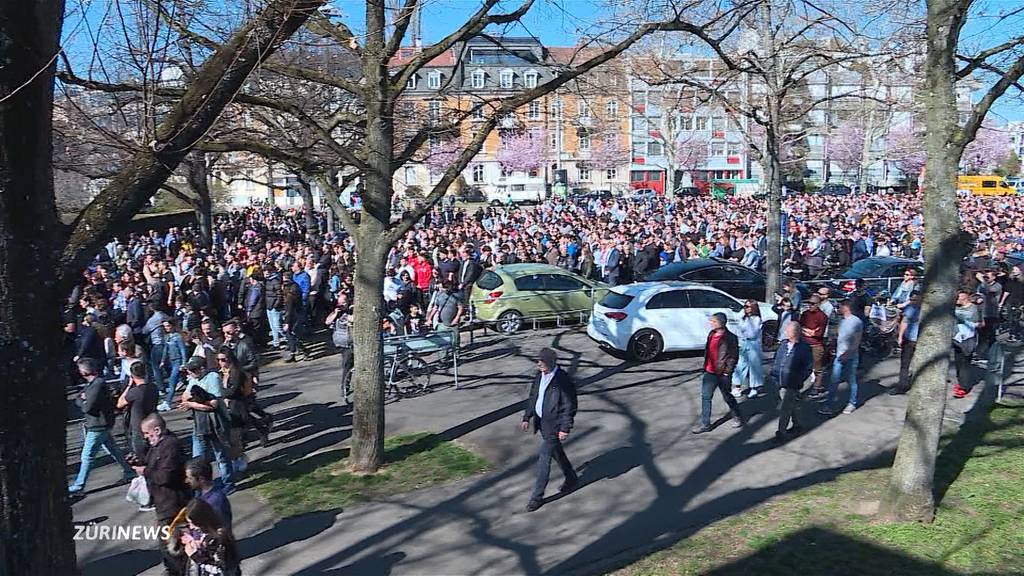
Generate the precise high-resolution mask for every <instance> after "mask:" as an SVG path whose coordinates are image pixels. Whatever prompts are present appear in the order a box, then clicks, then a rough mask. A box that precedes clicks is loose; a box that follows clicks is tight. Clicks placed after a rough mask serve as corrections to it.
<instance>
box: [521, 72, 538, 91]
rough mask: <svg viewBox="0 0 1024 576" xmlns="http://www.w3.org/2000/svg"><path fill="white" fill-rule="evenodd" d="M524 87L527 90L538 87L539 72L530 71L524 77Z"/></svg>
mask: <svg viewBox="0 0 1024 576" xmlns="http://www.w3.org/2000/svg"><path fill="white" fill-rule="evenodd" d="M523 85H524V86H526V87H527V88H536V87H537V71H536V70H529V71H527V72H526V74H524V75H523Z"/></svg>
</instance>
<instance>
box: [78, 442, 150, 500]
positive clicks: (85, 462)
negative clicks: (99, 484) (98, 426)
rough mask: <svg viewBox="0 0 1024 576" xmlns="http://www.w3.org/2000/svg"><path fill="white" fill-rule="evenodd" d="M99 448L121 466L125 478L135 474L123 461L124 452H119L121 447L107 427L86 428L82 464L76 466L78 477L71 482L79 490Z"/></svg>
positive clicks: (86, 478)
mask: <svg viewBox="0 0 1024 576" xmlns="http://www.w3.org/2000/svg"><path fill="white" fill-rule="evenodd" d="M100 448H103V450H104V451H106V453H107V454H109V455H110V457H111V458H113V459H114V462H117V463H118V465H120V466H121V470H122V472H123V473H124V477H125V478H132V477H134V476H135V471H134V470H132V467H131V466H129V465H128V462H127V461H125V459H124V454H122V453H121V448H120V447H119V446H118V445H117V442H115V441H114V437H113V436H111V434H110V429H109V428H107V429H105V430H86V431H85V439H84V442H83V444H82V465H81V467H79V468H78V477H77V478H75V483H74V484H72V486H73V487H75V488H76V489H79V490H81V489H84V488H85V482H86V480H88V479H89V470H90V469H91V468H92V459H93V457H94V456H96V452H97V451H98V450H99V449H100Z"/></svg>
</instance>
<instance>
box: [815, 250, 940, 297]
mask: <svg viewBox="0 0 1024 576" xmlns="http://www.w3.org/2000/svg"><path fill="white" fill-rule="evenodd" d="M907 268H913V269H914V270H915V271H917V277H918V278H921V277H923V275H924V265H923V264H922V263H921V262H920V261H918V260H911V259H910V258H897V257H896V256H872V257H871V258H865V259H863V260H858V261H857V262H855V263H854V264H853V266H850V267H849V268H847V269H846V271H845V272H843V273H842V274H840V275H839V278H837V279H835V280H833V281H832V282H831V283H830V284H829V287H830V288H831V289H832V291H833V292H835V293H840V294H849V293H850V292H853V289H854V280H856V279H858V278H864V279H865V284H866V285H867V291H868V294H871V295H872V296H877V295H878V294H880V293H882V292H888V293H889V294H892V293H893V291H894V290H896V287H897V286H899V285H900V282H903V273H904V272H906V270H907Z"/></svg>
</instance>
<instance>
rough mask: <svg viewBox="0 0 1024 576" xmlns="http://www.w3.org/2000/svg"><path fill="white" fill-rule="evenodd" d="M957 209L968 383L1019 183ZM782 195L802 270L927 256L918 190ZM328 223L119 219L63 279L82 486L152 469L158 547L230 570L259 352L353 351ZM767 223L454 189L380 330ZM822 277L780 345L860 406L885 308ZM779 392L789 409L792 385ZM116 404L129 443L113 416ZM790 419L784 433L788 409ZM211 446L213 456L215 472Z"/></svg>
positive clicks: (708, 244) (625, 271) (401, 253)
mask: <svg viewBox="0 0 1024 576" xmlns="http://www.w3.org/2000/svg"><path fill="white" fill-rule="evenodd" d="M960 211H961V219H962V223H963V227H964V229H965V231H967V232H968V233H970V234H971V235H972V237H973V238H974V239H975V242H976V244H975V249H976V250H975V253H974V254H973V257H974V258H975V259H977V260H978V261H980V262H985V264H984V265H981V266H979V267H978V268H979V270H980V271H981V274H979V275H977V276H976V275H975V272H976V270H971V272H970V273H968V274H965V277H964V285H963V289H962V291H961V295H960V299H959V300H958V302H957V308H956V318H957V332H956V337H955V338H954V349H955V351H956V354H957V372H958V374H959V375H961V377H960V378H959V382H958V383H957V385H956V387H955V391H954V393H955V394H956V395H963V394H966V393H968V392H969V391H970V383H969V382H967V380H968V376H967V373H966V371H967V370H968V366H969V364H970V361H971V358H972V357H973V356H974V355H975V353H976V350H977V349H978V348H979V346H980V347H982V348H985V347H987V346H988V345H989V344H990V343H991V342H992V341H994V337H995V330H996V326H997V325H998V322H999V321H1000V317H1001V316H1002V314H1001V309H1003V308H1005V309H1018V310H1019V307H1020V305H1021V303H1022V302H1021V298H1022V288H1021V281H1020V270H1019V269H1016V268H1015V267H1013V266H1011V265H1010V264H1009V263H1008V261H1007V260H1006V258H1005V255H1006V254H1008V253H1012V252H1015V251H1018V250H1020V249H1021V248H1022V244H1024V199H1021V198H1016V197H1013V198H995V199H981V198H975V197H962V198H961V200H960ZM785 212H786V214H785V218H784V220H785V234H784V259H785V260H786V263H787V266H789V267H790V269H792V270H807V269H812V270H813V269H819V270H820V269H823V268H827V267H828V266H830V265H835V266H846V265H849V264H850V263H853V262H856V261H857V260H860V259H862V258H866V257H870V256H886V255H899V256H904V257H907V258H914V259H919V258H921V254H922V245H923V243H924V242H925V240H926V238H925V237H924V228H923V222H922V217H921V211H920V204H919V198H918V197H917V196H913V195H891V194H873V195H858V196H851V197H831V196H813V195H808V196H795V197H790V198H787V199H786V202H785ZM327 229H328V225H327V219H326V215H325V214H317V230H316V231H315V233H311V232H310V231H309V230H307V228H306V225H305V222H304V219H303V216H302V215H301V214H299V213H296V212H294V211H284V210H281V209H279V208H274V207H266V206H253V207H248V208H245V209H241V210H233V211H230V212H228V213H224V214H219V215H217V216H216V218H215V221H214V229H213V238H212V242H211V243H210V244H209V245H204V244H203V242H201V241H200V239H199V237H198V236H197V234H196V231H195V230H194V229H191V228H181V229H179V228H171V229H169V230H166V231H163V232H157V231H150V232H149V233H147V234H130V235H125V236H119V237H117V238H114V239H111V241H110V242H109V244H107V245H106V246H105V247H104V249H103V250H102V251H101V252H100V253H99V254H97V255H96V258H95V260H94V261H93V263H92V264H91V265H90V266H89V267H88V268H87V269H86V270H85V271H84V272H83V275H82V279H81V282H80V284H79V286H77V287H76V288H75V290H74V291H73V293H72V294H70V295H69V298H68V301H67V306H66V309H65V331H66V336H67V357H68V360H69V363H68V365H69V366H72V367H73V368H74V370H73V372H74V373H73V377H74V379H75V380H76V381H77V382H78V383H79V384H80V389H79V390H77V391H76V394H77V395H78V400H79V404H80V406H81V410H82V412H83V414H84V420H83V422H84V446H83V450H82V459H81V460H82V462H81V467H80V469H79V472H78V475H77V477H76V478H75V480H74V481H73V482H72V484H71V485H70V486H69V492H71V493H72V494H78V493H82V492H83V491H84V490H85V486H86V482H87V480H88V477H89V471H90V467H91V462H92V459H93V456H94V455H95V454H96V452H97V451H98V450H99V449H100V448H103V449H105V450H106V451H107V452H108V453H109V454H110V455H111V456H112V457H113V458H114V459H115V461H116V462H117V463H118V464H119V465H120V466H121V467H122V470H123V472H124V478H125V481H126V482H129V481H132V480H133V479H135V478H136V477H141V478H145V480H146V484H147V486H148V492H149V498H148V499H145V501H144V502H141V504H142V508H143V509H145V510H149V509H151V508H153V509H155V512H156V515H157V519H158V520H159V521H160V522H161V523H167V524H170V523H176V524H178V525H180V526H182V530H183V531H184V533H185V534H187V536H185V537H182V538H179V539H178V540H177V542H178V543H179V544H180V546H181V549H180V551H178V552H179V553H177V554H175V552H174V551H173V550H172V551H168V550H167V549H165V550H164V552H165V566H166V567H168V570H170V571H172V572H174V573H181V571H182V570H184V569H185V568H184V564H185V563H187V562H191V563H192V564H193V565H194V566H197V567H198V568H199V573H202V574H205V573H211V574H212V573H223V574H232V573H237V570H238V553H237V549H236V547H235V544H234V539H233V536H232V535H231V528H230V525H231V518H230V505H229V503H228V500H227V495H229V494H230V493H231V492H232V491H233V490H234V486H235V482H236V481H237V478H238V476H239V475H240V474H242V473H244V471H245V469H246V467H247V465H248V463H247V460H246V457H245V449H246V446H247V444H248V443H249V442H254V441H258V442H261V443H264V444H266V443H268V442H271V441H272V438H271V433H272V426H273V422H274V418H273V415H271V414H269V413H267V412H266V411H265V410H263V409H262V407H261V405H260V401H259V388H260V369H259V355H260V352H261V351H262V350H264V349H267V348H270V349H276V348H280V349H283V355H284V358H285V360H286V361H289V362H297V361H302V360H303V359H305V358H307V357H308V354H307V353H306V350H305V346H304V342H308V341H309V339H310V338H319V337H320V334H321V333H322V330H321V329H322V328H327V333H328V334H330V335H331V336H332V338H333V341H334V344H335V345H336V346H337V347H339V348H341V349H342V351H343V354H342V359H343V360H342V369H343V372H347V371H348V370H350V369H351V358H352V354H351V337H350V336H349V334H348V326H349V325H350V323H351V315H352V310H351V305H352V302H353V301H354V299H353V281H352V278H353V270H354V266H355V259H356V254H355V245H354V241H353V239H352V237H350V236H349V235H348V234H346V233H345V231H344V230H339V231H335V232H328V231H327ZM765 231H766V217H765V210H764V202H763V201H762V200H757V199H753V198H729V199H726V200H724V201H721V200H715V199H712V198H709V197H697V198H692V197H688V198H680V199H675V200H673V199H664V198H650V197H646V198H636V199H633V198H577V199H569V200H564V199H550V200H548V201H545V202H544V203H542V204H540V205H538V206H531V207H522V206H504V207H495V206H490V207H459V206H456V205H454V204H452V203H444V204H443V205H442V206H438V207H435V208H434V209H432V210H431V211H430V212H429V213H428V214H427V215H426V216H425V217H424V219H423V220H422V221H421V222H420V224H418V225H417V226H416V227H415V228H414V229H413V230H412V231H410V232H409V233H408V234H407V235H406V236H405V237H404V238H402V239H401V240H400V241H399V242H398V243H397V244H396V246H394V247H393V248H392V249H391V251H390V253H389V256H388V259H387V263H386V268H387V270H386V274H385V281H384V285H383V287H382V297H383V300H384V301H385V303H386V305H387V307H388V310H389V314H388V317H387V320H386V322H385V323H384V325H383V326H382V332H383V333H390V334H394V333H410V332H411V333H418V332H425V331H430V330H434V329H455V330H457V329H458V326H459V323H460V321H461V320H462V319H463V318H465V317H466V316H467V312H468V310H469V309H470V307H471V303H470V302H469V296H470V289H471V287H472V284H473V282H474V281H475V280H476V278H477V277H478V276H479V274H480V273H481V271H482V270H485V269H488V268H492V267H494V266H497V265H502V264H510V263H517V262H541V263H548V264H552V265H555V266H561V267H563V268H566V269H568V270H571V271H573V272H575V273H578V274H580V275H583V276H586V277H590V278H595V279H600V280H603V281H605V282H607V283H609V284H612V285H615V284H621V283H627V282H631V281H634V280H638V279H640V278H642V277H644V276H645V275H646V274H648V273H650V272H651V271H653V270H655V269H657V268H658V267H660V266H663V265H665V264H668V263H670V262H674V261H680V260H686V259H689V258H696V257H707V256H716V257H720V258H724V259H731V260H734V261H736V262H739V263H742V264H744V265H747V266H750V267H752V268H760V267H763V265H764V253H765V250H766V245H767V240H766V237H765ZM908 274H909V276H908V277H907V278H906V279H905V281H904V283H903V284H901V286H900V288H899V289H898V291H897V292H896V293H894V294H893V295H891V300H892V301H891V302H890V303H891V304H893V305H894V306H897V307H898V309H899V312H898V314H899V316H898V320H897V322H898V324H899V330H898V338H899V343H900V345H901V350H902V353H903V355H904V358H903V362H904V363H905V365H904V366H902V367H903V370H901V378H900V382H899V383H898V384H897V385H896V386H894V387H893V390H894V392H896V393H898V392H900V391H905V390H906V387H907V385H908V382H907V375H906V369H907V368H908V366H909V357H910V355H912V353H913V344H914V342H915V341H916V338H917V328H918V323H919V319H920V313H919V306H920V298H919V294H918V293H919V290H920V284H919V283H920V280H919V279H918V278H916V277H915V276H914V275H913V271H912V270H911V271H908ZM822 288H823V287H822ZM822 288H819V289H818V290H819V292H816V293H815V294H812V295H811V296H810V297H809V298H804V297H802V296H801V295H800V294H799V292H798V291H796V290H794V288H793V285H792V283H789V284H788V285H787V291H786V292H785V293H782V294H778V295H776V296H775V304H776V307H777V311H778V312H779V313H780V320H781V321H780V323H779V326H780V327H779V330H780V332H779V335H780V337H781V339H782V340H783V341H784V345H783V348H786V349H789V347H790V346H791V345H795V342H797V341H805V343H806V344H808V345H809V346H810V352H809V358H810V360H811V363H812V365H813V367H812V370H811V372H812V373H813V376H814V381H813V386H812V388H811V390H810V393H809V395H810V396H813V397H815V398H818V399H820V400H822V401H823V406H822V412H823V413H826V414H831V413H832V409H833V406H834V402H835V395H836V391H835V385H836V384H837V383H838V381H839V380H840V379H847V380H849V382H850V384H851V388H852V390H851V397H850V400H849V401H848V402H847V404H846V411H847V412H851V411H852V410H853V409H855V408H856V406H857V390H856V370H857V361H856V357H857V354H858V352H857V351H858V349H859V347H860V344H861V340H862V338H863V337H865V334H866V332H867V330H868V325H869V324H870V322H871V321H872V320H879V321H884V320H885V319H886V316H885V314H884V313H882V314H881V315H880V318H876V314H875V310H874V305H875V303H874V302H873V301H871V300H870V299H868V298H866V297H865V295H864V292H863V291H862V287H858V290H857V291H855V292H854V293H853V294H851V295H849V298H848V299H844V300H843V302H841V303H839V304H834V303H833V302H832V301H831V300H830V298H833V297H835V296H836V295H834V294H830V293H829V290H828V289H827V288H824V292H820V290H821V289H822ZM801 300H804V301H803V302H801ZM756 309H757V307H756V306H754V307H748V310H756ZM754 315H755V314H754V313H753V312H748V317H747V318H746V319H745V321H744V323H743V326H741V334H740V336H741V340H742V341H741V342H739V343H738V344H737V345H738V346H739V348H740V351H739V352H738V353H737V356H738V357H739V358H738V360H739V359H740V358H747V359H748V360H743V361H742V362H744V365H742V366H741V370H737V371H735V372H732V371H731V370H730V376H731V378H732V387H731V388H732V389H731V390H730V391H729V392H730V394H729V396H730V398H729V399H730V400H732V399H733V397H734V396H735V397H739V396H741V395H744V394H750V395H752V396H756V395H760V394H761V393H762V392H761V388H762V384H763V379H764V374H763V368H762V367H761V363H760V348H756V351H755V352H750V348H749V347H753V346H754V345H753V342H755V341H758V342H759V341H760V330H761V324H760V319H759V318H757V319H754V318H753V317H752V316H754ZM790 322H792V324H790ZM830 324H831V325H833V331H834V332H835V333H836V338H835V344H834V345H833V346H832V349H831V350H829V349H828V346H827V343H826V340H825V339H826V334H827V333H828V332H827V329H828V327H829V325H830ZM1013 333H1014V335H1016V334H1017V330H1016V328H1015V329H1014V331H1013ZM786 342H792V343H793V344H786ZM748 343H749V344H748ZM801 350H802V348H801ZM754 356H757V358H754ZM830 356H834V360H833V361H832V362H833V366H832V370H831V378H829V377H828V375H827V374H826V372H827V371H828V370H827V364H826V363H827V358H828V357H830ZM777 364H778V363H776V365H773V367H772V370H773V375H774V376H775V379H776V381H778V382H780V383H783V384H781V385H782V387H783V388H786V387H788V386H791V385H792V382H795V380H796V379H795V378H794V377H789V376H788V373H789V372H788V370H789V368H787V367H786V366H788V365H786V366H782V367H780V366H779V365H777ZM345 377H346V376H345V374H344V373H343V374H342V381H344V380H345ZM787 382H788V383H789V384H785V383H787ZM784 396H785V397H784V399H783V400H784V403H785V411H786V413H787V418H789V417H791V416H792V414H793V413H794V411H793V406H794V395H792V394H787V395H784ZM708 402H710V399H709V400H708ZM172 410H184V411H187V412H189V413H190V415H191V417H192V427H193V428H192V445H191V457H192V460H189V461H187V462H186V461H185V460H184V458H183V457H179V456H177V455H176V454H179V453H182V447H181V445H180V441H179V440H178V439H177V437H176V436H175V435H174V433H173V432H171V431H170V430H168V429H167V426H166V422H165V420H164V418H163V416H162V414H166V413H167V412H169V411H172ZM119 412H120V413H122V414H123V416H124V417H123V420H124V429H125V436H126V445H127V450H122V448H121V446H120V445H119V443H118V442H117V440H116V439H115V437H114V436H113V433H112V430H113V427H114V425H115V422H116V421H117V420H119V418H118V416H117V414H118V413H119ZM704 427H705V426H702V428H704ZM701 431H705V430H701ZM780 434H783V435H784V434H786V432H785V430H784V429H783V427H782V425H781V422H780ZM125 453H127V454H128V455H127V456H125V455H124V454H125ZM211 460H215V461H216V462H217V467H218V468H219V474H218V479H217V481H216V482H214V481H213V480H212V473H211V466H210V461H211ZM203 570H205V572H204V571H203Z"/></svg>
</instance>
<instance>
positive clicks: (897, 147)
mask: <svg viewBox="0 0 1024 576" xmlns="http://www.w3.org/2000/svg"><path fill="white" fill-rule="evenodd" d="M920 128H921V127H920V126H918V125H915V124H914V123H913V122H910V123H907V124H900V125H899V126H896V127H895V128H893V129H892V130H890V131H889V134H888V136H886V139H885V144H886V148H887V153H888V158H889V160H890V161H891V162H892V163H893V165H894V166H896V168H898V169H899V170H900V172H903V174H905V175H906V176H907V178H916V177H917V175H918V174H919V173H920V172H921V168H924V165H925V162H927V160H928V155H927V153H926V152H925V148H924V143H925V140H924V135H923V134H922V133H921V130H920Z"/></svg>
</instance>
